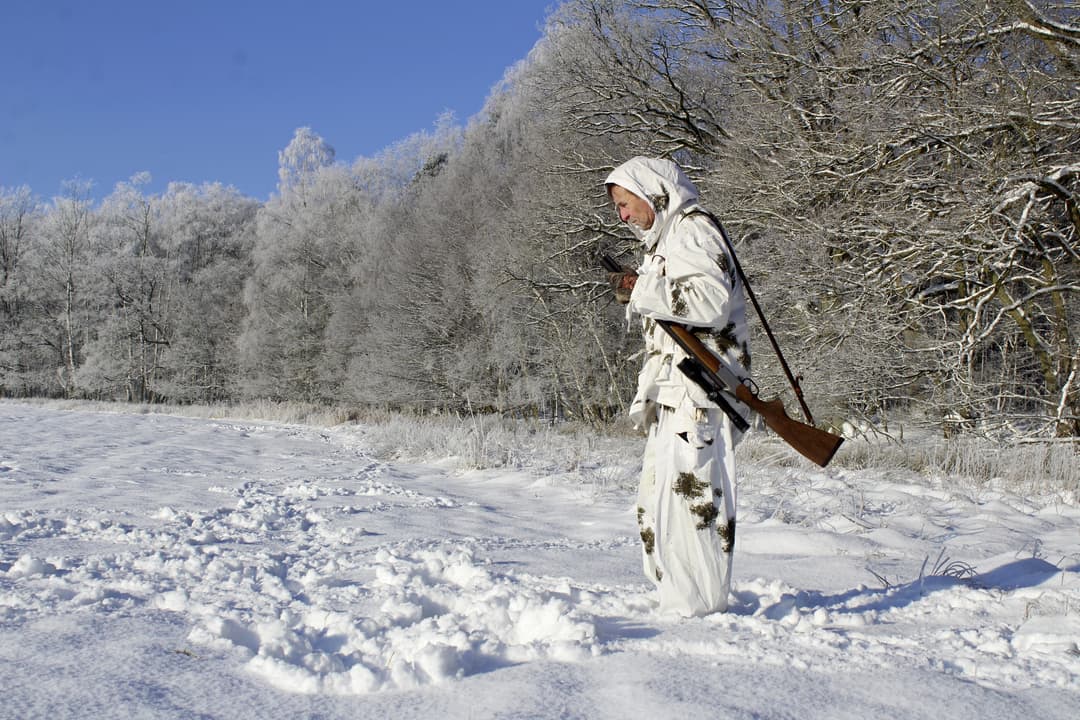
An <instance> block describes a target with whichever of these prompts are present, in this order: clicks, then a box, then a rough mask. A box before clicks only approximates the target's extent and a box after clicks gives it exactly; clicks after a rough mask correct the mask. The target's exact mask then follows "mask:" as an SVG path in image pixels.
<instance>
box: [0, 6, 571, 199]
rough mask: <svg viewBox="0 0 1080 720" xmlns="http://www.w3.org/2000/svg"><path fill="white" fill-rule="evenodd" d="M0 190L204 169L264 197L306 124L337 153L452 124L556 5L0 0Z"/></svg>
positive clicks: (103, 189)
mask: <svg viewBox="0 0 1080 720" xmlns="http://www.w3.org/2000/svg"><path fill="white" fill-rule="evenodd" d="M0 4H2V12H0V17H2V20H0V27H2V32H3V40H2V42H0V76H2V77H3V81H2V83H0V186H4V187H8V188H13V187H17V186H20V185H29V186H30V188H31V190H32V191H33V192H34V193H35V194H36V195H39V196H40V197H42V198H43V199H49V198H51V197H53V196H54V195H57V194H59V193H60V191H61V187H62V183H63V181H65V180H72V179H82V180H92V181H93V182H94V190H93V195H94V197H96V198H99V199H100V198H101V197H103V196H105V195H107V194H108V193H109V192H111V191H112V189H113V187H114V186H115V185H116V183H117V182H121V181H124V180H127V179H129V178H130V177H131V176H132V175H134V174H135V173H137V172H141V171H147V172H149V173H150V174H151V176H152V177H153V182H152V183H151V184H150V185H149V187H148V191H150V192H160V191H162V190H163V189H164V188H165V186H166V185H167V184H168V183H169V182H171V181H185V182H192V183H202V182H211V181H218V182H222V183H224V184H226V185H233V186H235V187H236V188H237V189H239V190H240V192H242V193H244V194H245V195H249V196H251V197H256V198H259V199H266V197H267V196H268V195H269V194H270V193H271V192H273V191H274V188H275V184H276V182H277V154H278V151H279V150H282V149H283V148H284V147H285V146H286V145H287V144H288V143H289V140H290V139H291V138H292V135H293V131H294V130H295V129H296V128H298V127H301V126H309V127H311V128H312V129H313V130H314V131H315V132H316V133H318V134H319V135H321V136H322V137H323V138H324V139H325V140H326V141H327V142H328V143H329V144H330V145H331V146H333V147H334V149H335V150H336V152H337V158H338V159H339V160H344V161H352V160H354V159H356V158H357V157H360V156H371V155H374V154H376V153H378V152H379V151H380V150H382V149H383V148H385V147H387V146H388V145H391V144H393V143H394V142H396V141H397V140H401V139H403V138H405V137H407V136H408V135H411V134H412V133H414V132H417V131H420V130H430V129H432V128H433V126H434V122H435V120H436V118H437V117H438V116H439V115H440V114H442V113H443V112H445V111H447V110H450V111H453V112H454V114H455V115H456V116H457V118H458V121H459V122H462V123H463V122H465V121H466V120H467V119H468V118H469V117H471V116H473V115H474V114H476V113H477V112H478V111H479V110H480V108H481V107H482V105H483V102H484V100H485V98H486V97H487V96H488V94H489V92H490V90H491V88H492V87H493V86H494V85H495V84H496V83H497V82H498V81H499V80H500V79H501V78H502V76H503V73H504V72H505V70H506V69H507V68H509V67H510V66H512V65H513V64H514V63H516V62H517V61H519V60H522V59H524V58H525V56H526V55H527V54H528V52H529V50H530V49H532V47H533V45H535V43H536V41H537V40H539V39H540V36H541V32H542V26H543V21H544V18H545V17H546V11H547V10H548V9H549V8H550V6H551V5H553V4H556V3H555V0H467V1H465V2H438V1H432V2H427V1H425V0H396V1H395V0H384V1H382V2H367V1H364V0H357V1H355V2H346V1H345V0H338V1H332V0H303V1H301V0H295V1H294V2H285V1H283V0H253V1H251V2H246V1H239V0H183V1H181V2H169V3H161V2H155V0H2V3H0Z"/></svg>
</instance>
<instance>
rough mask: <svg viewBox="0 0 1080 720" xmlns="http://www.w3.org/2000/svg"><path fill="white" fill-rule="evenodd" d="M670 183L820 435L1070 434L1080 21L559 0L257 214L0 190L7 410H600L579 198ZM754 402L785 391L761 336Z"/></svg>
mask: <svg viewBox="0 0 1080 720" xmlns="http://www.w3.org/2000/svg"><path fill="white" fill-rule="evenodd" d="M639 154H643V155H663V156H667V157H671V158H673V159H675V160H677V161H678V162H680V163H681V164H682V165H683V166H684V167H685V168H687V170H688V171H689V172H690V174H691V175H692V176H693V177H694V178H695V180H696V181H697V182H698V183H699V186H700V187H701V188H702V190H703V192H704V196H705V200H706V203H707V204H708V206H709V207H710V208H711V209H712V210H713V211H714V212H716V213H717V214H718V215H720V216H721V217H722V218H723V220H724V222H725V224H726V226H727V229H728V232H729V234H730V235H731V236H732V238H733V240H735V242H736V245H737V247H738V249H739V253H740V257H741V260H742V263H743V265H744V266H745V268H746V269H747V271H748V273H749V275H750V280H751V282H752V284H753V285H754V286H755V289H756V291H757V294H758V295H759V297H760V298H761V299H762V301H763V303H764V305H765V309H766V311H767V312H768V313H769V316H770V319H771V321H772V322H773V325H774V330H775V331H776V333H777V335H778V337H779V339H780V342H781V344H782V346H783V347H784V348H785V352H786V354H787V355H788V356H789V359H790V360H791V361H792V364H793V365H794V366H795V368H796V369H797V370H798V371H799V372H800V373H802V374H803V375H804V379H803V385H804V388H805V390H806V393H807V395H808V397H809V399H810V401H811V405H812V406H814V407H815V408H816V411H817V415H818V419H819V420H830V421H833V422H837V423H839V422H841V421H844V420H847V419H852V418H854V419H856V420H860V421H862V420H865V421H868V422H874V423H877V424H879V425H887V423H888V421H889V418H890V417H892V416H895V415H897V414H898V413H899V414H902V415H903V416H904V417H921V418H924V419H925V420H926V421H927V422H931V423H939V424H941V425H942V426H943V427H945V428H946V429H949V430H951V429H963V428H966V427H969V426H971V427H979V428H982V429H995V430H1007V431H1009V432H1012V433H1020V434H1030V435H1044V436H1046V435H1049V436H1057V437H1072V438H1076V437H1078V436H1080V349H1078V335H1080V327H1078V317H1080V292H1078V291H1080V18H1078V11H1077V9H1076V6H1075V4H1074V3H1070V2H1061V3H1057V2H1052V1H1044V0H1038V1H1036V0H988V1H986V2H980V3H952V2H933V1H931V0H875V1H874V2H869V1H862V0H837V1H834V2H830V1H827V0H737V1H732V2H723V1H721V2H708V3H706V2H696V1H692V0H647V1H646V0H569V1H568V2H564V3H563V4H562V6H561V7H559V8H558V9H557V10H555V11H554V12H553V13H552V15H551V16H550V18H549V20H548V24H547V27H546V30H545V34H544V37H543V39H542V40H541V42H540V43H539V44H538V45H537V46H536V48H535V49H534V50H533V52H532V53H531V54H530V55H529V57H528V58H526V59H524V60H523V61H522V62H521V63H520V64H518V65H517V66H516V67H514V68H512V69H511V70H509V71H508V72H507V75H506V77H505V79H504V81H503V83H501V84H500V85H499V86H498V87H496V88H495V89H494V90H493V91H492V93H491V95H490V98H489V100H488V103H487V105H486V107H485V109H484V111H483V112H482V113H480V114H479V115H478V116H477V117H475V118H472V119H470V120H469V121H468V122H467V123H466V124H464V125H459V124H457V123H456V122H455V121H454V120H453V119H452V118H443V119H442V120H440V122H439V123H437V124H436V126H435V127H434V129H433V130H432V131H430V132H424V133H420V134H418V135H415V136H412V137H409V138H406V139H404V140H402V141H401V142H400V143H399V144H398V145H395V146H393V147H391V148H388V149H387V150H386V151H384V152H383V153H382V154H380V155H379V156H377V157H375V158H361V159H359V160H356V161H354V162H351V163H350V162H342V161H339V160H338V159H336V158H335V157H334V152H333V150H332V148H331V146H330V145H329V144H328V143H327V141H325V140H324V139H322V138H320V137H319V136H317V135H316V134H314V133H313V132H312V131H311V130H309V129H307V128H301V129H300V130H298V131H297V132H296V135H295V137H294V138H293V139H292V141H291V142H290V143H289V145H288V147H287V148H286V149H285V150H284V151H282V153H281V155H280V160H281V162H280V173H279V185H278V192H277V193H276V194H275V195H274V196H272V197H271V199H269V200H268V201H267V202H265V203H259V202H256V201H253V200H252V199H250V198H245V197H242V196H240V195H239V194H238V193H237V192H235V191H234V190H232V189H229V188H223V187H221V186H218V185H204V186H198V187H196V186H191V185H183V184H174V185H172V186H170V187H169V188H168V190H166V191H165V192H164V193H162V194H160V195H152V194H147V193H145V192H143V191H142V190H141V189H140V188H141V186H142V178H139V177H135V178H132V180H131V181H130V182H129V183H125V184H122V185H120V186H118V187H117V188H116V189H115V191H114V192H113V193H112V194H111V195H109V196H108V197H107V198H106V199H105V200H104V201H102V202H101V203H100V204H97V205H95V204H94V203H93V202H91V201H90V200H89V193H88V188H87V187H86V186H84V185H79V184H77V183H73V184H71V185H70V186H69V187H68V189H67V191H66V192H65V193H64V194H63V195H62V196H61V197H57V198H54V199H52V200H51V201H48V202H43V201H42V200H40V199H39V198H37V197H35V196H34V195H33V194H32V193H31V191H30V190H29V189H27V188H8V189H2V190H0V392H2V393H3V394H4V395H8V396H68V397H92V398H115V399H126V400H135V401H144V402H177V403H196V402H198V403H206V402H224V401H238V400H244V399H250V398H268V399H275V400H300V401H306V402H317V403H341V404H354V405H357V406H362V405H380V406H390V407H396V408H409V409H440V410H441V409H448V410H453V411H476V412H480V411H499V412H515V413H526V414H543V415H545V416H572V417H583V418H587V419H593V420H603V419H605V418H609V417H612V416H613V415H615V414H618V413H621V411H622V409H623V406H624V404H625V403H626V401H627V400H628V398H629V396H630V394H631V393H632V391H633V385H634V381H635V376H636V369H637V366H638V359H636V358H633V357H631V356H632V355H633V353H634V352H635V351H636V350H637V349H638V346H639V344H640V341H639V340H638V339H637V338H635V337H633V331H631V332H628V331H627V324H626V322H625V320H624V318H623V316H622V313H621V308H619V307H617V306H615V305H613V303H612V302H611V297H610V293H609V291H608V289H607V287H606V285H605V283H604V282H603V280H604V278H603V273H602V272H601V270H600V268H599V266H598V262H597V254H598V252H599V251H601V250H604V251H608V252H612V253H614V254H616V255H620V254H621V255H622V256H623V258H624V260H625V261H627V262H632V258H633V256H634V255H635V253H636V251H637V249H636V248H635V247H634V242H633V241H632V240H631V239H630V237H629V235H628V233H626V232H625V230H624V229H623V228H620V227H619V226H618V225H617V223H616V222H615V220H616V217H615V215H614V213H613V212H612V210H611V208H610V207H609V206H608V204H607V202H606V197H605V195H604V192H603V189H602V188H601V187H600V182H601V181H602V178H603V177H604V175H605V174H606V172H607V171H608V170H610V169H611V168H612V167H613V166H615V165H617V164H619V163H620V162H622V161H623V160H625V159H628V158H629V157H631V156H633V155H639ZM755 347H756V349H757V357H756V361H755V368H756V373H757V374H758V376H759V377H758V382H759V384H760V385H761V386H762V388H763V390H764V392H765V393H766V394H772V393H774V392H775V393H780V392H784V384H783V382H782V381H781V380H780V377H781V375H780V373H779V371H778V368H777V367H776V363H775V362H774V361H773V360H772V358H771V356H770V355H769V353H768V352H767V351H766V349H765V348H766V343H765V342H764V341H763V340H759V341H758V342H757V343H756V346H755Z"/></svg>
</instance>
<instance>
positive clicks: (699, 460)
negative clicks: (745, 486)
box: [637, 406, 735, 617]
mask: <svg viewBox="0 0 1080 720" xmlns="http://www.w3.org/2000/svg"><path fill="white" fill-rule="evenodd" d="M734 447H735V446H734V443H733V442H732V430H731V424H730V422H729V421H728V419H727V418H726V417H724V415H723V413H722V411H720V410H718V409H715V408H711V409H704V408H692V407H679V408H668V407H663V406H659V407H658V408H657V419H656V422H654V423H653V424H652V425H651V426H650V428H649V436H648V440H647V441H646V444H645V458H644V462H643V466H642V474H641V484H640V486H639V488H638V507H637V518H638V528H639V530H640V531H641V542H642V558H643V560H644V566H645V574H646V576H647V577H648V578H649V579H651V580H652V581H653V582H654V583H655V584H656V587H657V589H658V591H659V600H660V611H661V612H664V613H668V612H671V613H677V614H679V615H682V616H685V617H691V616H699V615H706V614H708V613H711V612H722V611H724V610H727V607H728V595H729V593H730V591H731V561H732V551H733V549H734V544H735V449H734Z"/></svg>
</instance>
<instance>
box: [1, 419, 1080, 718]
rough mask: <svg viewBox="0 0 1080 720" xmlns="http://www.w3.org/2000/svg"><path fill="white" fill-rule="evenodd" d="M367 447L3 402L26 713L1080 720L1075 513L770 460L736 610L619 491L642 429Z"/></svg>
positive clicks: (11, 568)
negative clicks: (480, 457)
mask: <svg viewBox="0 0 1080 720" xmlns="http://www.w3.org/2000/svg"><path fill="white" fill-rule="evenodd" d="M366 447H370V446H369V445H368V446H366V445H365V430H364V428H363V427H359V426H340V427H334V428H318V427H305V426H297V425H285V424H274V423H256V422H249V421H222V420H205V419H188V418H181V417H173V416H167V415H133V414H119V413H107V412H100V411H97V412H90V411H85V410H71V409H59V408H55V407H49V406H47V405H46V406H41V405H28V404H20V403H12V402H5V403H0V550H2V552H0V717H3V718H18V719H20V720H22V719H25V718H35V717H41V718H63V717H79V718H82V717H94V718H113V717H123V718H139V717H153V718H284V717H289V718H298V717H320V718H443V719H446V718H450V719H455V718H618V719H619V720H626V719H627V718H675V717H712V718H750V717H754V718H798V719H799V720H807V719H810V718H868V717H870V718H980V720H990V719H992V718H1008V720H1016V718H1030V719H1032V720H1034V719H1035V718H1039V719H1046V718H1070V719H1071V718H1075V717H1078V716H1080V646H1078V644H1080V508H1078V507H1077V506H1076V505H1075V504H1066V503H1063V502H1061V501H1060V499H1055V498H1053V497H1043V498H1024V497H1019V496H1017V495H1014V494H1010V493H1008V492H1005V491H1002V490H992V489H987V488H985V487H982V488H980V487H967V488H965V486H964V485H962V484H961V483H957V482H950V481H949V479H947V478H945V479H942V478H925V477H918V476H914V475H910V474H904V473H900V472H899V471H890V472H887V471H883V470H879V471H869V470H867V471H858V472H855V471H847V470H842V469H836V468H831V469H829V470H825V471H821V470H816V469H813V470H811V469H807V468H806V467H805V466H803V465H801V464H797V463H796V466H795V467H780V466H768V467H762V466H755V465H753V464H750V463H744V465H743V466H742V468H741V486H740V496H739V508H740V525H739V536H738V542H737V551H736V565H735V602H734V604H733V610H732V612H730V613H727V614H723V615H714V616H710V617H706V618H701V619H693V620H679V619H674V618H668V617H662V616H659V615H658V614H657V613H656V612H655V610H654V609H653V606H652V604H651V599H650V593H649V587H648V586H647V585H646V584H645V582H644V579H643V577H642V575H641V570H640V564H639V549H638V541H637V538H636V535H635V533H636V526H635V520H634V506H633V503H634V498H633V492H632V489H631V488H630V487H629V485H630V483H626V482H621V481H620V482H611V481H610V478H611V477H627V476H629V475H630V474H632V472H633V468H634V466H635V465H636V463H637V454H638V453H639V451H640V449H641V448H640V442H639V441H635V440H632V439H628V440H627V441H626V447H625V452H624V453H622V454H621V460H619V461H618V462H619V463H622V466H621V467H618V468H615V467H611V461H610V460H607V461H605V462H603V463H597V462H589V460H588V458H586V459H584V461H583V462H578V463H575V464H574V468H573V469H568V468H569V467H570V466H569V465H568V464H566V463H563V464H560V463H558V462H553V463H551V467H552V468H553V470H552V471H551V472H549V473H541V474H539V475H538V474H536V473H535V472H533V473H528V472H525V471H515V470H505V469H504V470H485V471H472V472H460V471H457V470H454V465H453V464H452V463H451V462H449V461H448V462H443V463H432V464H397V463H386V462H380V461H377V460H375V459H374V458H373V457H372V455H371V454H370V453H369V452H368V451H367V450H366V449H365V448H366ZM536 466H543V463H538V464H536ZM559 468H562V469H559Z"/></svg>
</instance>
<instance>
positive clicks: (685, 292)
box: [605, 157, 750, 427]
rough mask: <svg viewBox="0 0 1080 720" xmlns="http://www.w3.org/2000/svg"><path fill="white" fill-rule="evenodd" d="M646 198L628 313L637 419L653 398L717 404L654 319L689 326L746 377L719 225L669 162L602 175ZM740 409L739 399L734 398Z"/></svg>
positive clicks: (730, 267)
mask: <svg viewBox="0 0 1080 720" xmlns="http://www.w3.org/2000/svg"><path fill="white" fill-rule="evenodd" d="M605 183H606V184H607V185H609V186H610V185H619V186H621V187H623V188H625V189H626V190H628V191H630V192H631V193H633V194H634V195H636V196H638V197H640V198H642V199H643V200H645V201H647V202H648V203H649V204H650V205H651V206H652V208H653V210H654V212H655V213H656V218H655V220H654V221H653V224H652V227H650V228H649V229H648V230H641V229H639V228H637V227H634V226H631V227H632V228H633V230H634V232H635V234H636V235H637V236H638V237H639V238H640V239H641V241H642V243H643V244H644V250H645V255H644V258H643V259H642V262H641V265H640V267H638V268H637V273H638V279H637V282H636V284H635V285H634V290H633V292H632V293H631V295H630V302H629V305H628V306H627V312H628V313H631V312H632V313H637V314H639V315H641V316H642V323H643V334H644V336H645V351H646V361H645V364H644V366H643V367H642V370H641V373H640V374H639V376H638V390H637V396H636V397H635V398H634V402H633V404H632V405H631V408H630V416H631V418H632V419H633V420H634V422H635V423H636V424H637V425H639V426H641V427H644V426H645V425H647V424H648V422H649V418H650V415H651V412H652V404H653V403H658V404H660V405H665V406H667V407H672V408H674V407H679V406H681V405H683V404H684V403H689V404H690V405H691V406H692V407H698V408H705V407H716V405H715V404H714V403H713V402H712V401H710V400H709V399H708V397H706V395H705V393H704V391H703V390H702V389H701V388H700V387H699V386H698V385H697V384H696V383H694V382H693V381H692V380H690V379H689V378H687V377H686V376H685V375H683V373H682V372H680V371H679V370H678V369H677V368H676V367H675V366H676V365H677V364H678V362H679V360H681V359H682V357H683V352H682V350H681V348H679V347H678V346H677V345H676V344H675V343H674V341H672V340H671V338H669V337H668V336H667V334H666V333H665V332H664V331H663V330H662V329H661V328H660V327H659V326H658V325H657V324H656V323H655V322H654V320H656V319H662V320H669V321H672V322H676V323H680V324H683V325H686V326H688V327H689V328H691V330H692V331H693V332H694V333H695V335H697V336H698V338H699V339H700V340H701V341H702V342H703V343H705V345H707V346H708V347H709V348H710V349H711V350H713V352H714V353H715V354H716V355H717V357H718V358H719V359H720V360H721V362H723V363H724V364H725V365H726V366H727V367H728V368H729V369H730V370H731V371H732V372H733V373H734V374H735V375H736V376H738V377H740V378H746V377H749V376H750V345H749V333H748V331H747V327H746V301H745V299H744V292H743V286H742V282H741V281H740V279H739V277H738V273H737V272H736V271H735V263H734V260H733V258H732V256H731V250H730V248H729V247H728V245H727V243H726V242H725V240H724V238H723V235H722V234H721V231H720V229H719V228H718V227H717V226H716V224H715V223H714V222H713V221H712V219H711V218H710V217H709V216H708V215H707V214H706V213H705V211H704V210H703V209H702V208H701V206H700V205H699V204H698V190H697V188H696V187H695V186H694V184H693V183H692V182H691V181H690V179H689V178H688V177H687V176H686V174H685V173H683V171H682V169H681V168H679V166H678V165H676V164H675V163H673V162H670V161H668V160H661V159H656V158H646V157H635V158H633V159H631V160H628V161H627V162H625V163H623V164H622V165H620V166H619V167H617V168H615V170H614V171H613V172H612V173H611V174H610V175H609V176H608V177H607V179H606V181H605ZM732 404H733V405H734V406H735V407H736V409H737V410H739V411H740V412H742V414H743V415H744V416H745V415H747V414H748V412H749V411H748V410H747V408H746V407H745V406H743V405H742V404H741V403H734V402H733V403H732Z"/></svg>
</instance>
